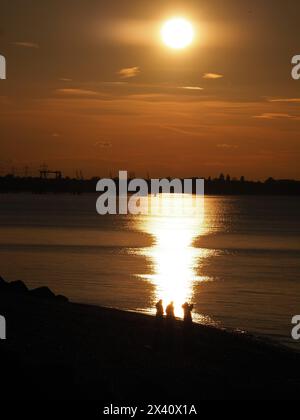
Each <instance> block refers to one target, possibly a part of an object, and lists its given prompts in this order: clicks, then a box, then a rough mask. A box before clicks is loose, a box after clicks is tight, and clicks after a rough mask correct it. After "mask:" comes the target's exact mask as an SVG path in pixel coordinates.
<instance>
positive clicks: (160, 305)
mask: <svg viewBox="0 0 300 420" xmlns="http://www.w3.org/2000/svg"><path fill="white" fill-rule="evenodd" d="M155 306H156V319H162V318H163V317H164V307H163V301H162V300H160V301H158V302H157V304H156V305H155Z"/></svg>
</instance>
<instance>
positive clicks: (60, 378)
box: [0, 282, 300, 403]
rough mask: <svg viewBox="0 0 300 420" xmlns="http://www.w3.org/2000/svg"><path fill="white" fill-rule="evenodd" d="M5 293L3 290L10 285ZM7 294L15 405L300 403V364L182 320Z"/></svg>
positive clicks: (3, 355)
mask: <svg viewBox="0 0 300 420" xmlns="http://www.w3.org/2000/svg"><path fill="white" fill-rule="evenodd" d="M2 285H4V283H3V282H2ZM14 289H15V290H8V289H7V287H6V288H3V287H2V288H1V287H0V314H1V315H4V316H5V317H6V321H7V340H0V363H1V387H2V389H1V393H2V397H3V398H10V399H28V398H32V399H36V398H43V399H96V400H101V401H105V402H144V403H145V402H147V401H152V402H158V401H161V402H162V401H164V402H171V401H173V402H176V401H177V402H179V401H181V402H188V401H190V402H191V401H193V402H197V401H199V400H203V399H254V398H256V399H259V398H261V399H294V398H299V389H300V363H299V362H300V355H299V354H297V353H295V352H293V351H291V350H288V349H284V348H281V347H277V346H272V345H270V344H267V343H264V342H261V341H258V340H254V339H253V338H251V337H248V336H243V335H236V334H233V333H228V332H225V331H221V330H217V329H214V328H210V327H204V326H200V325H193V326H192V327H191V328H190V329H189V330H188V331H187V330H186V329H185V328H184V326H183V323H182V322H181V321H176V322H175V324H174V327H173V328H172V329H171V330H170V328H169V327H167V326H166V325H165V323H163V324H161V325H157V323H156V322H155V319H154V318H153V317H150V316H147V315H142V314H136V313H129V312H122V311H118V310H113V309H105V308H99V307H93V306H87V305H80V304H72V303H69V302H67V300H66V299H63V297H58V298H57V297H55V296H54V295H51V293H50V292H49V293H47V290H46V289H44V290H38V291H36V292H30V293H29V292H28V291H26V290H23V291H22V287H20V284H19V285H18V286H17V287H15V288H14Z"/></svg>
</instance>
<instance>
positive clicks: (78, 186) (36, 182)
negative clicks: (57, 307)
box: [0, 175, 300, 195]
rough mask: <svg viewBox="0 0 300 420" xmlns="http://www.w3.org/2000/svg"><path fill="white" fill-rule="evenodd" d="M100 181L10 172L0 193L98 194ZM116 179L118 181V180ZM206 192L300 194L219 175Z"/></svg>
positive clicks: (274, 183)
mask: <svg viewBox="0 0 300 420" xmlns="http://www.w3.org/2000/svg"><path fill="white" fill-rule="evenodd" d="M98 180H99V179H98V178H92V179H88V180H85V179H71V178H61V179H42V178H31V177H16V176H12V175H7V176H4V177H0V193H12V192H14V193H21V192H30V193H36V194H45V193H57V194H59V193H69V194H83V193H96V184H97V182H98ZM115 181H116V184H118V179H115ZM129 181H130V180H128V182H129ZM148 182H149V183H150V181H148ZM194 182H195V183H196V178H194ZM205 193H206V194H207V195H300V181H295V180H275V179H273V178H269V179H267V180H266V181H264V182H261V181H247V180H245V179H244V178H243V177H242V178H241V179H239V180H236V179H231V178H230V177H229V176H228V177H227V178H225V177H224V176H220V177H219V178H216V179H211V178H208V179H206V180H205Z"/></svg>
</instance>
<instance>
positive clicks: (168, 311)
mask: <svg viewBox="0 0 300 420" xmlns="http://www.w3.org/2000/svg"><path fill="white" fill-rule="evenodd" d="M166 315H167V319H168V320H174V319H175V313H174V302H171V303H170V304H169V305H168V306H167V308H166Z"/></svg>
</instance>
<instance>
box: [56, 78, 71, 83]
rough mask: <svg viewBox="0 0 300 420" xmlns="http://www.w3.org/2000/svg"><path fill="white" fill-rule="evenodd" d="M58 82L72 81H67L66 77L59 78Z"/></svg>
mask: <svg viewBox="0 0 300 420" xmlns="http://www.w3.org/2000/svg"><path fill="white" fill-rule="evenodd" d="M59 80H60V81H61V82H72V79H69V78H68V77H61V78H60V79H59Z"/></svg>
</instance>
